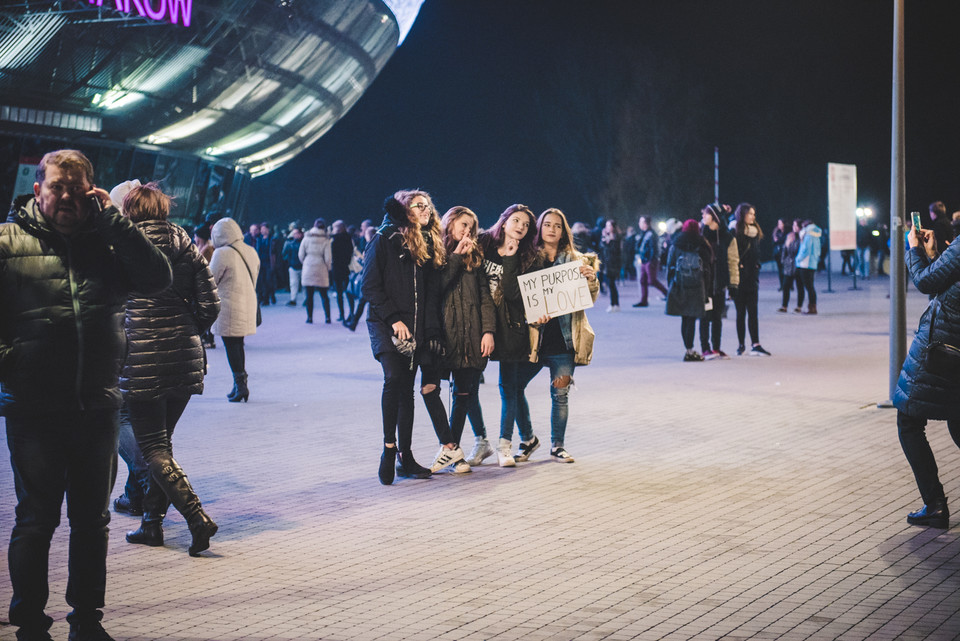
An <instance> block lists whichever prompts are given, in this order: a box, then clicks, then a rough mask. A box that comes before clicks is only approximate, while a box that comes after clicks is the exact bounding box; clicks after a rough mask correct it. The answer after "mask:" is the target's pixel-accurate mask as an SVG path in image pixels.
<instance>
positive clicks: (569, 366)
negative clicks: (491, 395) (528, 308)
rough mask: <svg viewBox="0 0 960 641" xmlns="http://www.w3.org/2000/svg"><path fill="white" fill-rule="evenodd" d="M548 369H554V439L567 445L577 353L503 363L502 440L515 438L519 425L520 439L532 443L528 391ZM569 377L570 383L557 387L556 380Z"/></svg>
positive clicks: (559, 443)
mask: <svg viewBox="0 0 960 641" xmlns="http://www.w3.org/2000/svg"><path fill="white" fill-rule="evenodd" d="M544 367H547V368H549V370H550V401H551V407H550V440H551V442H552V443H553V446H554V447H559V446H562V445H563V439H564V436H565V434H566V431H567V416H568V415H569V405H568V403H567V397H568V395H569V393H570V386H571V385H572V384H573V370H574V368H575V367H576V366H575V365H574V362H573V353H572V352H566V353H563V354H549V355H541V356H540V360H539V362H537V363H504V362H501V363H500V398H501V400H502V401H503V407H502V411H501V413H500V438H504V439H508V440H510V439H512V438H513V424H514V422H516V424H517V427H518V428H519V431H520V438H521V439H522V440H524V441H529V440H530V439H531V438H533V426H532V424H531V422H530V407H529V405H527V398H526V394H525V390H526V388H527V385H528V384H529V383H530V381H531V380H533V377H534V376H536V375H537V374H538V373H540V370H542V369H543V368H544ZM562 376H569V377H570V381H569V382H568V384H567V385H564V386H563V387H556V386H554V385H553V381H556V380H557V379H559V378H560V377H562Z"/></svg>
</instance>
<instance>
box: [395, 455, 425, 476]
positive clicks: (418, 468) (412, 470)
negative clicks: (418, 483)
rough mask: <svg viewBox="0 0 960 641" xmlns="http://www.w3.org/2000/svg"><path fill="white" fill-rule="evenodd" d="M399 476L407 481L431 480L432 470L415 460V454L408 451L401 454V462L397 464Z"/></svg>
mask: <svg viewBox="0 0 960 641" xmlns="http://www.w3.org/2000/svg"><path fill="white" fill-rule="evenodd" d="M397 476H402V477H403V478H406V479H426V478H430V470H428V469H427V468H425V467H423V466H422V465H420V464H419V463H417V461H416V460H415V459H414V458H413V452H411V451H410V450H407V451H405V452H400V462H399V463H397Z"/></svg>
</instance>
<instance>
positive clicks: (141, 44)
mask: <svg viewBox="0 0 960 641" xmlns="http://www.w3.org/2000/svg"><path fill="white" fill-rule="evenodd" d="M421 3H422V0H57V1H48V2H38V1H35V0H8V1H7V2H4V3H3V4H2V5H0V196H2V197H3V198H4V199H5V201H6V202H10V201H11V200H12V198H13V197H14V196H15V195H17V194H21V193H26V192H29V191H31V190H32V187H33V182H34V171H35V167H36V163H37V162H38V161H39V159H40V157H41V156H42V155H43V154H44V153H45V152H47V151H49V150H51V149H56V148H62V147H72V148H77V149H80V150H82V151H84V152H85V153H86V154H88V155H89V156H90V159H91V160H92V161H93V163H94V166H95V167H96V170H97V176H96V182H97V184H98V185H100V186H103V187H106V188H107V189H109V188H110V187H111V186H113V185H115V184H117V183H119V182H122V181H123V180H127V179H129V178H138V179H139V180H141V181H148V180H157V181H160V182H161V184H163V186H164V188H165V189H166V190H167V191H168V192H169V193H171V194H172V195H173V196H174V197H175V198H176V199H177V202H178V204H179V206H178V208H177V218H178V219H179V220H181V221H185V222H194V221H198V220H202V219H203V218H204V217H207V216H211V215H214V216H216V215H225V214H233V213H234V212H236V213H237V214H240V213H241V212H242V210H243V204H244V200H245V195H246V192H247V190H248V188H249V184H250V180H251V179H253V178H255V177H256V176H258V175H261V174H264V173H266V172H269V171H271V170H273V169H276V168H277V167H280V166H281V165H283V164H284V163H285V162H288V161H289V160H290V159H292V158H293V157H295V156H296V155H297V154H298V153H300V152H301V151H303V150H304V149H306V148H307V147H308V146H310V145H311V144H313V143H314V142H316V141H317V140H318V139H319V138H320V137H321V136H323V135H324V134H325V133H326V132H327V131H329V129H330V128H331V127H332V126H333V125H334V124H335V123H336V122H337V121H338V120H339V119H340V118H342V117H343V115H344V114H346V112H347V111H348V110H349V109H350V107H352V106H353V105H354V104H355V103H356V102H357V100H358V99H359V98H360V96H362V95H363V93H364V91H365V90H366V89H367V88H368V87H369V86H370V84H371V83H372V82H373V80H374V78H376V76H377V74H378V73H379V72H380V70H381V69H383V67H384V65H385V64H386V63H387V60H389V58H390V56H391V55H392V54H393V52H394V51H395V50H396V48H397V46H399V44H400V43H401V42H402V40H403V37H404V36H405V35H406V32H407V31H408V30H409V28H410V26H411V24H412V23H413V20H414V19H415V18H416V15H417V12H418V10H419V8H420V4H421ZM240 215H242V214H240Z"/></svg>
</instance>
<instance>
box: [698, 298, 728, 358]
mask: <svg viewBox="0 0 960 641" xmlns="http://www.w3.org/2000/svg"><path fill="white" fill-rule="evenodd" d="M712 302H713V309H711V310H707V311H705V312H704V313H703V318H701V319H700V350H701V351H704V352H708V351H710V350H711V349H713V351H715V352H719V351H720V334H721V332H722V331H723V306H724V305H725V304H726V301H725V297H724V290H722V289H721V290H720V291H718V292H714V293H713V301H712Z"/></svg>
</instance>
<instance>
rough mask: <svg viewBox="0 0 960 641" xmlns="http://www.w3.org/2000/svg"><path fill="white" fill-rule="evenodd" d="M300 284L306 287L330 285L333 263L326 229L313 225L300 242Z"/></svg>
mask: <svg viewBox="0 0 960 641" xmlns="http://www.w3.org/2000/svg"><path fill="white" fill-rule="evenodd" d="M300 262H301V263H303V271H302V272H300V284H301V285H303V286H304V287H330V267H331V265H332V264H333V253H332V249H331V242H330V236H329V235H328V234H327V230H326V229H318V228H316V227H311V228H310V229H309V230H307V233H306V234H304V235H303V240H302V241H301V242H300Z"/></svg>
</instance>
